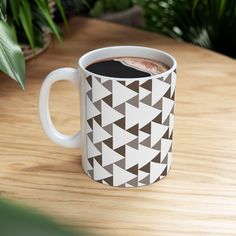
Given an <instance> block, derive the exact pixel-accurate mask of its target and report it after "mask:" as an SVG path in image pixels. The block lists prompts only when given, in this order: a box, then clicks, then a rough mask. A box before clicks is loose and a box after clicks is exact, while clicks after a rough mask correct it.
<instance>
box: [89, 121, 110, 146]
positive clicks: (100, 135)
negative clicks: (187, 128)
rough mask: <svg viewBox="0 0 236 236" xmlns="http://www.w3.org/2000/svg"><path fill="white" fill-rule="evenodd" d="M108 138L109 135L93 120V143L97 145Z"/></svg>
mask: <svg viewBox="0 0 236 236" xmlns="http://www.w3.org/2000/svg"><path fill="white" fill-rule="evenodd" d="M110 137H111V135H110V134H109V133H107V131H106V130H104V129H103V128H102V127H101V126H100V125H99V124H98V123H97V122H96V121H95V120H93V142H94V143H98V142H101V141H103V140H106V139H108V138H110Z"/></svg>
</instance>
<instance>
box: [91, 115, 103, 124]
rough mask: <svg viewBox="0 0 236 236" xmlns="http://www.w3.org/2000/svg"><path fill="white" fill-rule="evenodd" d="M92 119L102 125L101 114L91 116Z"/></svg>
mask: <svg viewBox="0 0 236 236" xmlns="http://www.w3.org/2000/svg"><path fill="white" fill-rule="evenodd" d="M93 119H94V120H95V121H96V122H97V123H98V124H99V125H100V126H101V125H102V116H101V114H100V115H98V116H95V117H93Z"/></svg>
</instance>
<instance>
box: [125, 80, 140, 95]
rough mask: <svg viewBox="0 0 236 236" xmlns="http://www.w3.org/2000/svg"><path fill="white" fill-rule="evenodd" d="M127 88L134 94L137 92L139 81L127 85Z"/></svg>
mask: <svg viewBox="0 0 236 236" xmlns="http://www.w3.org/2000/svg"><path fill="white" fill-rule="evenodd" d="M127 88H129V89H132V90H133V91H134V92H136V93H138V92H139V81H138V80H136V81H134V82H132V83H131V84H129V85H127Z"/></svg>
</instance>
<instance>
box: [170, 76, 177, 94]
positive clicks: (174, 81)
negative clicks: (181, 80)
mask: <svg viewBox="0 0 236 236" xmlns="http://www.w3.org/2000/svg"><path fill="white" fill-rule="evenodd" d="M175 87H176V73H175V72H172V74H171V92H170V94H171V97H172V96H173V94H174V92H175Z"/></svg>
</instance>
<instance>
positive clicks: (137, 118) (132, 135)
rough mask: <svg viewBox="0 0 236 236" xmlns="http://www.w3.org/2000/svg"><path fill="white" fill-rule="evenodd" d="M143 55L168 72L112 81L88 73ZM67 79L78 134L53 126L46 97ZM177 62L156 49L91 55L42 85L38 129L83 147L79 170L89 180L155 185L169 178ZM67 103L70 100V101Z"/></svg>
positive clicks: (123, 48)
mask: <svg viewBox="0 0 236 236" xmlns="http://www.w3.org/2000/svg"><path fill="white" fill-rule="evenodd" d="M126 56H128V57H143V58H148V59H152V60H157V61H161V62H163V63H164V64H166V65H168V66H169V67H170V69H169V70H168V71H166V72H164V73H162V74H158V75H154V76H149V77H144V78H132V79H130V78H128V79H127V78H116V77H106V76H101V75H97V74H94V73H91V72H89V71H88V70H86V67H87V66H88V65H90V64H92V63H93V62H95V61H98V60H102V59H107V58H114V57H126ZM60 80H69V81H71V82H72V83H73V84H74V85H75V86H76V87H77V88H78V90H79V92H80V108H81V109H80V112H81V115H80V116H81V117H82V118H81V130H80V131H79V132H78V133H77V134H75V135H74V136H67V135H64V134H62V133H60V132H59V131H57V130H56V129H55V127H54V126H53V124H52V121H51V118H50V113H49V108H48V99H49V93H50V89H51V86H52V84H53V83H54V82H56V81H60ZM175 87H176V61H175V59H174V58H173V57H172V56H171V55H169V54H167V53H165V52H163V51H160V50H157V49H152V48H147V47H138V46H116V47H107V48H101V49H97V50H94V51H90V52H88V53H86V54H85V55H83V56H82V57H81V58H80V60H79V68H76V69H74V68H61V69H57V70H55V71H53V72H51V73H50V74H49V75H48V76H47V77H46V79H45V80H44V82H43V85H42V88H41V92H40V99H39V113H40V119H41V123H42V127H43V129H44V131H45V133H46V134H47V135H48V137H49V138H50V139H51V140H52V141H54V142H55V143H57V144H59V145H62V146H65V147H69V148H81V149H82V166H83V169H84V171H85V173H86V174H87V175H88V176H90V177H91V178H92V179H93V180H95V181H97V182H99V183H103V184H107V185H110V186H119V187H138V186H144V185H149V184H151V183H154V182H156V181H158V180H160V179H162V178H163V177H164V176H166V175H167V173H168V171H169V170H170V166H171V160H172V135H173V125H174V114H173V111H174V97H175ZM68 103H69V101H68Z"/></svg>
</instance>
